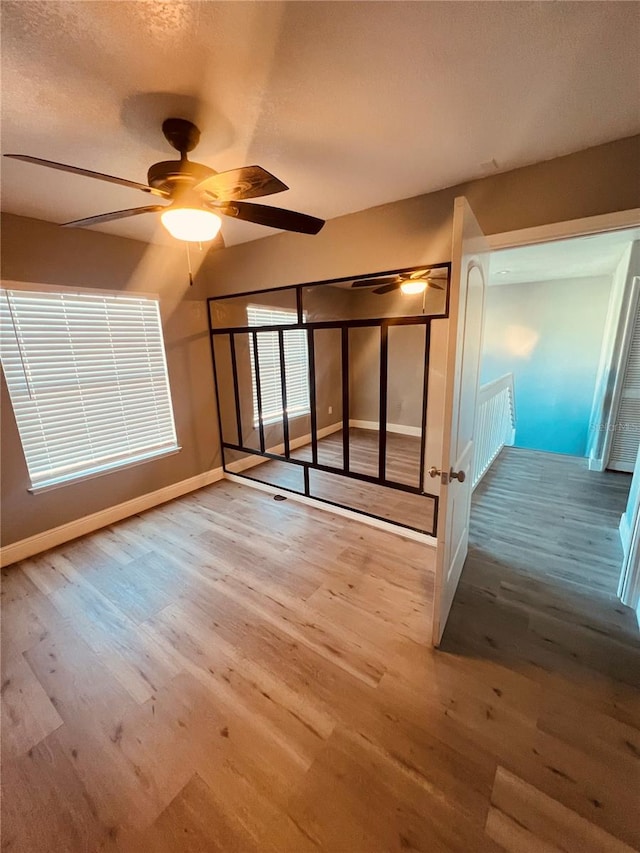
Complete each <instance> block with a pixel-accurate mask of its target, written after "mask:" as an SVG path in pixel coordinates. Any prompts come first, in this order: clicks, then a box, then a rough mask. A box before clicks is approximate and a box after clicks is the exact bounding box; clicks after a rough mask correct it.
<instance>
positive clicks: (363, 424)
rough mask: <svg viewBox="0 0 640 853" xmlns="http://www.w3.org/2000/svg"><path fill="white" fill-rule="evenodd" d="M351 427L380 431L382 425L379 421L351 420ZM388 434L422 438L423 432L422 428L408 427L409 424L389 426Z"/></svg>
mask: <svg viewBox="0 0 640 853" xmlns="http://www.w3.org/2000/svg"><path fill="white" fill-rule="evenodd" d="M349 426H350V427H355V428H356V429H373V430H379V429H380V423H379V422H378V421H358V420H354V419H353V418H349ZM387 432H396V433H398V434H399V435H415V436H416V437H417V438H420V436H421V435H422V430H421V429H420V427H414V426H408V425H407V424H390V423H388V424H387Z"/></svg>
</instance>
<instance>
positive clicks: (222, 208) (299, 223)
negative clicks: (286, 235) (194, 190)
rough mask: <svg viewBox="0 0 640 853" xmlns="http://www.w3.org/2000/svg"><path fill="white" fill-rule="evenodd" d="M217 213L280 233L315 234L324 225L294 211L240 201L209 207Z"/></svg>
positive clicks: (311, 217)
mask: <svg viewBox="0 0 640 853" xmlns="http://www.w3.org/2000/svg"><path fill="white" fill-rule="evenodd" d="M210 206H211V207H212V208H213V209H215V210H217V211H218V213H223V214H224V215H225V216H233V217H235V218H236V219H243V220H244V221H245V222H255V223H256V224H257V225H267V226H268V227H269V228H280V229H281V230H282V231H297V232H298V233H300V234H317V233H318V231H320V229H321V228H322V226H323V225H324V219H317V218H316V217H315V216H308V215H307V214H306V213H297V212H296V211H295V210H283V209H282V208H281V207H270V206H269V205H266V204H245V203H244V202H242V201H236V202H233V204H229V205H215V206H214V204H211V205H210Z"/></svg>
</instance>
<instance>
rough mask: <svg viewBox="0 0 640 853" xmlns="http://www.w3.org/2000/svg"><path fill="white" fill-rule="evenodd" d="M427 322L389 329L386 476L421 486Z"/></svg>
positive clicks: (388, 478) (393, 479) (409, 484)
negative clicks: (425, 323) (421, 324)
mask: <svg viewBox="0 0 640 853" xmlns="http://www.w3.org/2000/svg"><path fill="white" fill-rule="evenodd" d="M425 339H426V326H389V328H388V330H387V433H386V479H387V480H392V481H394V482H396V483H404V484H405V485H407V486H415V487H416V488H417V487H419V486H420V445H421V426H422V394H423V389H424V370H425Z"/></svg>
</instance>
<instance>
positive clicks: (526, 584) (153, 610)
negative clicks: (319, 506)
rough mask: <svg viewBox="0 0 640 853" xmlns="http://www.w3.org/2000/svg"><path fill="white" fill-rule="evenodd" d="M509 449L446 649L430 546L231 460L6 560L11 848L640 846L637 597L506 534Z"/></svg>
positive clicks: (483, 491) (6, 810)
mask: <svg viewBox="0 0 640 853" xmlns="http://www.w3.org/2000/svg"><path fill="white" fill-rule="evenodd" d="M510 461H511V460H510V455H509V454H506V455H505V456H504V458H501V459H500V460H499V462H498V465H497V466H496V469H495V471H492V472H491V473H490V474H489V475H488V476H487V479H486V480H485V482H484V483H483V484H482V486H481V487H480V493H479V494H478V497H477V499H476V509H477V510H478V511H479V513H480V514H479V515H478V516H477V517H476V518H474V522H473V531H472V537H473V540H474V541H473V543H472V552H471V558H470V560H469V562H468V564H467V566H466V567H465V571H464V573H463V578H462V581H461V587H460V591H459V595H458V596H457V598H456V601H455V602H454V606H453V610H452V614H451V621H450V624H449V626H448V628H447V631H446V634H445V638H444V643H443V648H442V650H441V651H437V652H434V651H432V650H431V649H430V648H429V645H428V643H429V637H430V618H431V604H432V590H433V551H432V550H431V549H429V548H427V547H426V546H424V545H422V544H420V543H417V542H412V541H409V540H405V539H402V538H400V537H398V536H394V535H393V534H388V533H385V532H382V531H378V530H375V529H372V528H369V527H366V526H364V525H361V524H359V523H358V522H352V521H348V520H345V519H343V518H340V517H338V516H334V515H332V514H330V513H326V512H320V511H318V510H313V509H310V508H308V507H304V506H301V505H299V504H296V503H295V502H293V501H291V500H289V501H284V502H275V501H273V500H272V498H271V497H270V496H269V495H267V494H265V493H263V492H259V491H255V490H252V489H250V488H247V487H243V486H239V485H236V484H233V483H229V482H223V483H220V484H216V485H215V486H212V487H209V488H207V489H203V490H201V491H199V492H196V493H194V494H192V495H189V496H187V497H184V498H182V499H180V500H177V501H174V502H172V503H169V504H166V505H165V506H163V507H158V508H156V509H154V510H150V511H149V512H147V513H145V514H144V515H141V516H136V517H133V518H131V519H128V520H127V521H125V522H122V523H120V524H118V525H114V526H113V527H110V528H106V529H104V530H102V531H99V532H97V533H95V534H93V535H91V536H88V537H85V538H83V539H80V540H76V541H75V542H73V543H69V544H67V545H65V546H61V547H59V548H57V549H54V550H52V551H49V552H48V553H46V554H43V555H41V556H39V557H36V558H33V559H31V560H26V561H23V562H22V563H20V564H17V565H15V566H11V567H9V568H7V569H5V570H3V583H2V610H3V613H2V615H3V620H2V632H3V647H2V652H3V655H2V658H3V660H2V664H3V675H2V711H3V727H2V750H3V755H2V758H3V768H2V769H3V774H2V775H3V787H4V796H3V802H2V811H3V814H2V817H3V832H2V849H3V850H10V851H20V853H31V851H34V853H35V851H38V853H43V851H47V853H48V851H56V853H57V852H58V851H68V853H76V851H78V853H80V851H98V850H100V851H109V853H115V851H136V853H141V851H144V853H146V851H157V853H178V851H179V853H183V851H186V853H195V852H196V851H198V853H203V852H204V851H206V852H207V853H208V851H212V853H217V851H220V853H222V851H224V853H233V851H242V853H244V851H261V853H262V851H267V853H269V851H272V853H273V851H278V853H305V851H327V853H390V851H398V853H406V851H422V853H433V851H464V853H469V852H470V851H499V850H504V849H506V850H510V851H518V853H523V851H551V850H553V851H557V850H563V851H574V850H575V851H585V852H586V853H591V851H629V850H633V849H634V848H637V847H639V846H640V821H639V819H638V809H637V803H638V792H639V791H640V733H639V731H638V728H639V726H640V694H639V692H638V673H639V672H640V657H639V656H640V651H639V644H638V638H637V631H636V630H635V629H634V626H633V616H632V614H630V612H629V611H627V610H626V609H625V608H623V607H622V606H621V605H619V604H617V603H616V602H615V600H614V599H613V598H612V596H611V594H610V593H607V592H606V591H603V590H602V589H595V588H588V585H587V586H580V585H579V584H578V583H577V582H576V577H577V576H579V575H580V571H579V568H576V567H575V566H574V567H573V570H572V571H571V572H570V571H569V570H568V568H567V567H566V565H565V563H562V569H563V571H564V570H565V569H566V572H567V577H566V578H565V579H564V580H563V578H561V577H560V576H559V570H558V571H556V572H549V573H547V574H544V573H540V572H539V571H536V569H537V568H540V566H548V564H550V562H551V558H550V556H549V554H548V553H547V551H546V550H544V549H542V550H541V551H540V553H539V554H538V557H537V558H536V557H535V547H536V542H533V543H532V542H531V541H530V542H529V543H528V548H529V550H530V551H532V552H534V555H533V557H532V558H531V560H530V564H529V565H528V567H526V568H523V565H524V558H523V557H522V555H521V554H520V552H519V551H518V549H517V548H516V546H515V544H514V542H513V541H512V540H511V539H510V538H509V537H508V536H507V535H506V534H505V533H504V532H502V533H500V529H501V528H498V527H497V526H495V525H494V528H493V535H490V534H491V531H490V527H491V525H490V517H489V516H490V512H487V515H486V517H484V518H482V507H483V501H487V500H496V501H497V500H498V499H497V497H496V490H499V489H501V488H504V485H503V486H501V485H500V482H501V477H502V476H503V475H504V476H505V477H506V478H507V479H509V478H510V477H511V475H509V473H508V469H509V465H510ZM521 461H522V460H520V461H519V460H517V459H516V458H515V457H514V462H518V464H520V462H521ZM505 462H506V463H507V464H506V465H505V464H503V463H505ZM550 473H551V469H548V470H547V475H550ZM519 476H524V473H523V471H522V470H521V472H520V475H519ZM529 476H532V474H531V472H530V475H529ZM552 479H553V478H552ZM573 486H575V483H574V484H573ZM573 486H572V488H573ZM507 491H508V490H507ZM579 491H581V497H580V500H581V501H582V500H583V501H584V504H585V507H586V508H585V513H586V515H581V513H580V512H576V525H577V526H576V527H575V528H574V527H571V526H569V527H567V529H566V533H565V535H564V540H566V541H565V542H564V552H563V553H564V555H565V556H564V559H567V560H568V559H569V558H570V555H571V554H573V553H574V551H573V549H574V544H575V543H574V540H575V539H576V535H577V534H576V531H582V532H583V533H585V536H586V535H588V532H585V531H586V528H587V524H586V521H585V519H586V518H587V517H588V512H589V510H588V507H589V506H590V505H591V504H593V503H594V502H595V503H596V505H597V501H595V498H593V496H592V494H591V493H590V492H588V490H586V487H585V488H583V489H582V490H579ZM492 495H493V496H492ZM510 500H511V498H510V497H509V496H508V495H507V496H506V497H505V500H504V503H503V504H500V506H502V508H503V510H505V511H506V510H508V509H509V503H510ZM548 503H549V504H550V505H551V504H552V503H553V502H552V501H548ZM611 503H612V506H613V503H614V501H613V499H611ZM485 507H486V504H485ZM499 508H500V507H499V506H498V505H497V504H496V509H499ZM534 510H535V512H538V511H539V505H538V503H537V502H536V500H535V497H534V498H533V499H532V501H531V502H530V504H529V505H528V508H527V507H526V506H524V505H523V508H522V512H523V513H525V514H524V515H523V517H515V516H513V517H511V522H512V523H513V525H515V527H523V528H525V527H526V523H527V518H528V516H527V515H526V513H527V512H528V513H533V512H534ZM556 511H557V506H556ZM612 512H613V509H612ZM580 519H582V521H581V520H580ZM572 531H573V532H572ZM561 538H562V537H560V536H559V539H561ZM564 540H563V541H564ZM536 541H537V540H536ZM610 542H611V543H613V542H614V540H613V539H611V540H610ZM593 543H594V544H593V547H591V548H587V547H586V546H585V553H587V555H589V554H593V555H595V557H596V560H595V561H594V565H595V566H596V567H597V573H596V581H595V582H596V583H598V584H600V583H602V584H604V583H605V582H604V575H602V573H601V570H602V567H603V565H604V563H605V562H606V560H607V559H608V558H607V557H606V554H604V551H606V547H604V546H603V543H602V540H601V537H600V536H597V537H593ZM502 548H504V549H505V551H504V552H503V551H502V550H501V549H502ZM599 549H602V550H599ZM512 554H516V555H519V556H517V558H514V559H513V560H512V557H511V555H512ZM583 559H585V560H588V557H587V558H583V557H582V556H581V557H580V558H579V559H578V563H580V560H583ZM511 562H513V563H514V566H513V567H512V566H511ZM583 568H584V566H583ZM582 574H583V575H584V572H583V573H582Z"/></svg>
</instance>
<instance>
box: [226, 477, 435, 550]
mask: <svg viewBox="0 0 640 853" xmlns="http://www.w3.org/2000/svg"><path fill="white" fill-rule="evenodd" d="M224 476H225V479H227V480H231V482H233V483H238V484H239V485H241V486H249V487H250V488H252V489H259V490H260V491H262V492H269V494H271V495H286V497H287V498H291V500H292V501H296V503H301V504H305V505H306V506H311V507H314V508H315V509H320V510H322V511H323V512H332V513H333V514H334V515H341V516H343V517H344V518H350V519H351V520H352V521H359V522H360V523H361V524H367V525H369V527H376V528H377V529H378V530H385V531H386V532H387V533H394V534H395V535H396V536H404V538H405V539H413V540H414V541H416V542H423V543H424V544H425V545H428V546H429V547H430V548H435V547H436V545H437V544H438V540H437V539H436V538H435V536H429V535H428V534H426V533H418V531H417V530H410V529H409V528H408V527H402V526H401V525H399V524H394V523H393V522H392V521H383V520H382V519H379V518H372V517H371V516H369V515H363V514H362V513H360V512H356V510H352V509H346V507H341V506H334V505H333V504H328V503H325V502H324V501H321V500H316V499H315V498H308V497H307V496H306V495H299V494H297V493H296V492H288V491H287V490H286V489H279V488H278V487H277V486H272V485H271V484H270V483H261V482H259V481H258V480H248V479H246V477H236V475H235V474H230V473H229V472H228V471H227V472H226V474H225V475H224Z"/></svg>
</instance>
